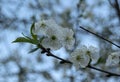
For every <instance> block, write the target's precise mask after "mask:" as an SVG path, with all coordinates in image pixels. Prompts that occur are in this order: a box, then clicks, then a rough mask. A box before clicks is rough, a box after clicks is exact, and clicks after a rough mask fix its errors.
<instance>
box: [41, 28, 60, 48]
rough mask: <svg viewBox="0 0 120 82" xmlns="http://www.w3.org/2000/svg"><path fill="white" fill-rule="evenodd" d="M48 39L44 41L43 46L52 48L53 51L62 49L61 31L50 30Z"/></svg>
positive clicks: (47, 33)
mask: <svg viewBox="0 0 120 82" xmlns="http://www.w3.org/2000/svg"><path fill="white" fill-rule="evenodd" d="M46 36H47V37H46V38H44V39H43V41H42V45H43V46H44V47H45V48H51V49H53V50H57V49H60V48H61V47H62V43H61V41H60V38H61V31H59V30H56V29H48V30H47V31H46Z"/></svg>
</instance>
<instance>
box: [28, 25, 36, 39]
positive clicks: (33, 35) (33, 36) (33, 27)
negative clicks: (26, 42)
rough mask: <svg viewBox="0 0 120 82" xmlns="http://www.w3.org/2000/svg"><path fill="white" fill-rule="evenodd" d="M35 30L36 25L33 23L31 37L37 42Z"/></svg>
mask: <svg viewBox="0 0 120 82" xmlns="http://www.w3.org/2000/svg"><path fill="white" fill-rule="evenodd" d="M34 29H35V23H33V24H32V25H31V28H30V33H31V36H32V38H33V39H35V40H37V35H36V34H34V33H33V30H34Z"/></svg>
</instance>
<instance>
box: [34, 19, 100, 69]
mask: <svg viewBox="0 0 120 82" xmlns="http://www.w3.org/2000/svg"><path fill="white" fill-rule="evenodd" d="M33 32H34V33H36V35H38V36H40V37H44V38H43V40H42V41H41V44H42V45H43V46H44V47H45V48H50V49H53V50H58V49H60V48H61V47H65V48H66V49H73V46H74V44H75V38H74V31H73V30H72V29H70V28H63V27H61V26H59V25H58V24H57V23H56V22H55V21H54V20H52V19H49V20H41V21H39V22H37V23H35V29H34V31H33ZM98 59H99V51H98V49H97V48H96V47H94V46H89V47H87V46H85V45H82V46H80V48H77V49H75V50H74V51H73V52H72V53H71V55H70V60H71V61H72V63H73V65H74V66H75V67H76V69H79V68H80V67H81V68H85V67H86V66H88V65H89V64H90V63H91V62H94V63H96V62H97V61H98Z"/></svg>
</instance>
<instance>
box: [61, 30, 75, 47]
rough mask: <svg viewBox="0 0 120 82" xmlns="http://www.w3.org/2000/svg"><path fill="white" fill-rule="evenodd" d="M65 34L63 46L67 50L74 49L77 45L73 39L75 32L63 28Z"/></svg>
mask: <svg viewBox="0 0 120 82" xmlns="http://www.w3.org/2000/svg"><path fill="white" fill-rule="evenodd" d="M62 32H63V37H62V39H63V41H62V42H63V45H64V46H65V47H66V48H67V49H72V47H73V46H74V43H75V38H74V37H73V35H74V32H73V30H72V29H69V28H63V29H62Z"/></svg>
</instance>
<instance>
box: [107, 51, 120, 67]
mask: <svg viewBox="0 0 120 82" xmlns="http://www.w3.org/2000/svg"><path fill="white" fill-rule="evenodd" d="M119 63H120V52H113V53H111V54H110V55H109V56H108V58H107V60H106V66H112V65H118V64H119Z"/></svg>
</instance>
